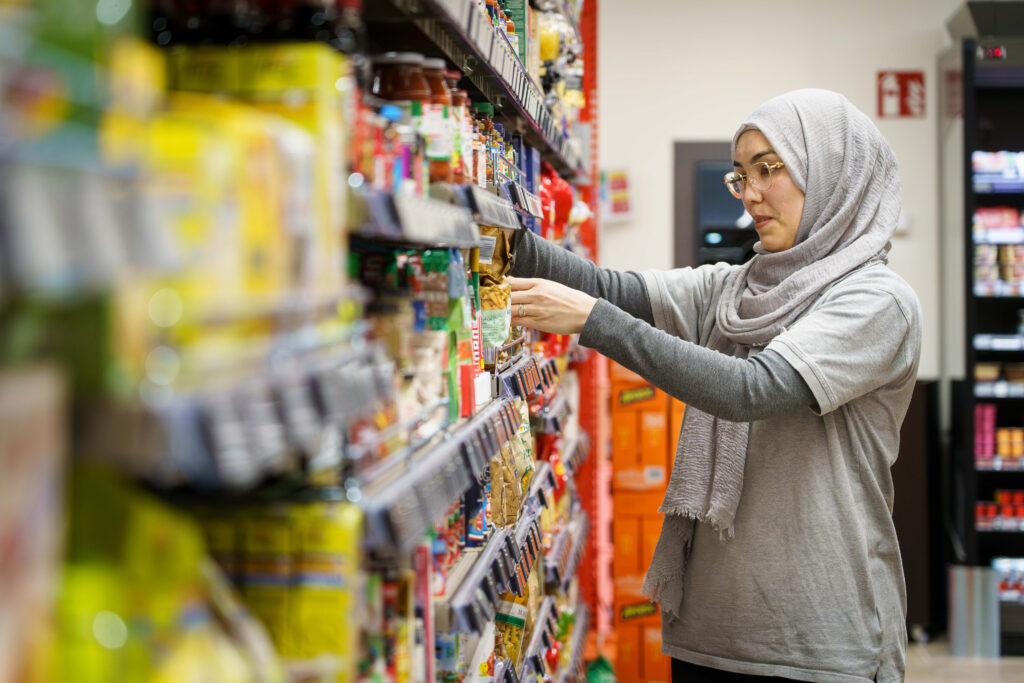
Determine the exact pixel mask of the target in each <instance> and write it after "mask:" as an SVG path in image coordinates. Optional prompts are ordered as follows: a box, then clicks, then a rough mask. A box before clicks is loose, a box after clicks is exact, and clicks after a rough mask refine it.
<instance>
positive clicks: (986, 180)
mask: <svg viewBox="0 0 1024 683" xmlns="http://www.w3.org/2000/svg"><path fill="white" fill-rule="evenodd" d="M973 185H974V193H975V194H1011V195H1024V178H1001V177H985V176H979V175H975V176H974V179H973Z"/></svg>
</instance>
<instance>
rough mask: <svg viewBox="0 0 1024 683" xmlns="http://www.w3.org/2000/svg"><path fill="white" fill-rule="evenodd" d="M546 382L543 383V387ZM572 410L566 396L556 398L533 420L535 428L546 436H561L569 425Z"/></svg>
mask: <svg viewBox="0 0 1024 683" xmlns="http://www.w3.org/2000/svg"><path fill="white" fill-rule="evenodd" d="M545 374H546V373H545ZM543 384H544V382H543V381H542V386H543ZM570 415H571V409H570V406H569V401H568V400H567V399H566V397H565V396H561V395H558V396H555V398H554V399H552V400H551V402H550V403H548V404H547V405H546V406H545V407H544V408H543V409H542V410H541V412H540V413H538V414H537V416H536V417H533V418H531V422H532V423H533V427H534V429H535V430H536V431H538V432H543V433H545V434H559V433H561V432H562V430H563V429H564V428H565V425H566V424H568V420H569V416H570Z"/></svg>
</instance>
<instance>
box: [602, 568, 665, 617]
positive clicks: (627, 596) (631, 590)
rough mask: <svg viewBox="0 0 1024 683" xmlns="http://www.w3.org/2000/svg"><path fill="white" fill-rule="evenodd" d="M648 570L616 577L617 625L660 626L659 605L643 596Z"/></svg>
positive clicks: (615, 606)
mask: <svg viewBox="0 0 1024 683" xmlns="http://www.w3.org/2000/svg"><path fill="white" fill-rule="evenodd" d="M646 575H647V569H646V568H645V569H644V570H643V571H640V572H637V573H636V574H622V575H618V574H617V575H616V576H615V579H614V583H615V601H614V608H615V614H614V616H613V621H614V623H615V624H659V623H661V614H660V611H659V609H658V604H657V603H655V602H651V601H650V600H648V599H647V598H645V597H644V595H643V586H644V577H645V576H646Z"/></svg>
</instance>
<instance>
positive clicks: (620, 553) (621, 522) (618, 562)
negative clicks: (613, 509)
mask: <svg viewBox="0 0 1024 683" xmlns="http://www.w3.org/2000/svg"><path fill="white" fill-rule="evenodd" d="M641 534H642V532H641V530H640V518H639V517H633V516H628V517H627V516H621V517H615V519H613V520H612V538H613V543H614V551H615V555H614V557H613V558H612V570H613V571H614V573H615V575H616V576H619V575H626V574H636V573H637V572H640V571H643V570H644V569H646V567H641V566H640V561H641V557H640V553H639V552H637V550H638V549H639V548H640V544H641V538H642V536H641Z"/></svg>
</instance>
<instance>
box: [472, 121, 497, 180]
mask: <svg viewBox="0 0 1024 683" xmlns="http://www.w3.org/2000/svg"><path fill="white" fill-rule="evenodd" d="M473 112H474V114H475V118H476V120H477V122H478V123H479V124H480V153H481V155H482V156H483V162H484V165H485V168H486V170H485V172H484V177H483V178H478V179H477V180H478V182H479V183H480V185H481V187H486V186H487V183H493V182H494V159H493V157H492V155H491V148H492V147H491V146H492V142H491V139H492V136H493V135H494V132H495V130H494V120H493V119H492V117H493V116H494V105H492V104H491V103H490V102H476V103H475V104H474V105H473ZM480 168H481V167H480V166H479V165H478V166H477V170H478V171H479V170H480Z"/></svg>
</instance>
